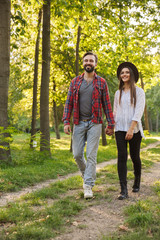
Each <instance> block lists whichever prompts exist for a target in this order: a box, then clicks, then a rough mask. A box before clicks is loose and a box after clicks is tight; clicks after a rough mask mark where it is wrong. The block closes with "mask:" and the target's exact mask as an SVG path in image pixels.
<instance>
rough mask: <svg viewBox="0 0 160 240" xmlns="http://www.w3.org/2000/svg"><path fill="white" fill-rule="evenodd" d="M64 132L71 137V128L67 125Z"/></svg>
mask: <svg viewBox="0 0 160 240" xmlns="http://www.w3.org/2000/svg"><path fill="white" fill-rule="evenodd" d="M64 132H65V133H66V134H68V135H70V133H71V132H72V131H71V126H70V125H65V126H64Z"/></svg>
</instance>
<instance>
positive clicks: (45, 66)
mask: <svg viewBox="0 0 160 240" xmlns="http://www.w3.org/2000/svg"><path fill="white" fill-rule="evenodd" d="M49 79H50V0H46V1H45V3H44V4H43V33H42V79H41V95H40V131H41V136H40V151H47V152H48V153H49V154H50V130H49Z"/></svg>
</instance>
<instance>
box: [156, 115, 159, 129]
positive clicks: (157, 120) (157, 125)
mask: <svg viewBox="0 0 160 240" xmlns="http://www.w3.org/2000/svg"><path fill="white" fill-rule="evenodd" d="M158 130H159V112H157V118H156V133H158Z"/></svg>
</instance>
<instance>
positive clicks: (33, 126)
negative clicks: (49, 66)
mask: <svg viewBox="0 0 160 240" xmlns="http://www.w3.org/2000/svg"><path fill="white" fill-rule="evenodd" d="M41 19H42V9H40V10H39V14H38V25H37V28H38V34H37V40H36V46H35V63H34V79H33V104H32V123H31V141H30V147H31V148H32V147H33V140H34V138H35V134H36V117H37V83H38V57H39V41H40V31H41Z"/></svg>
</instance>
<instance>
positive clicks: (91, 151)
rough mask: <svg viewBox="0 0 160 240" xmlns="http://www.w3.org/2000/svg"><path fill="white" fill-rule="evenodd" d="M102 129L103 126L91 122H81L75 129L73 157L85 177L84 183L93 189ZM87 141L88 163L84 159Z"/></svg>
mask: <svg viewBox="0 0 160 240" xmlns="http://www.w3.org/2000/svg"><path fill="white" fill-rule="evenodd" d="M101 129H102V124H96V123H93V122H92V121H91V120H90V121H86V122H83V121H80V122H79V124H78V125H74V128H73V136H72V143H73V144H72V146H73V155H74V158H75V160H76V162H77V165H78V167H79V169H80V171H81V173H82V175H83V178H84V183H85V184H87V185H90V186H92V187H93V186H94V184H95V180H96V163H97V151H98V146H99V138H100V134H101ZM86 141H87V147H86V157H87V161H86V160H85V157H84V147H85V143H86Z"/></svg>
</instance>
